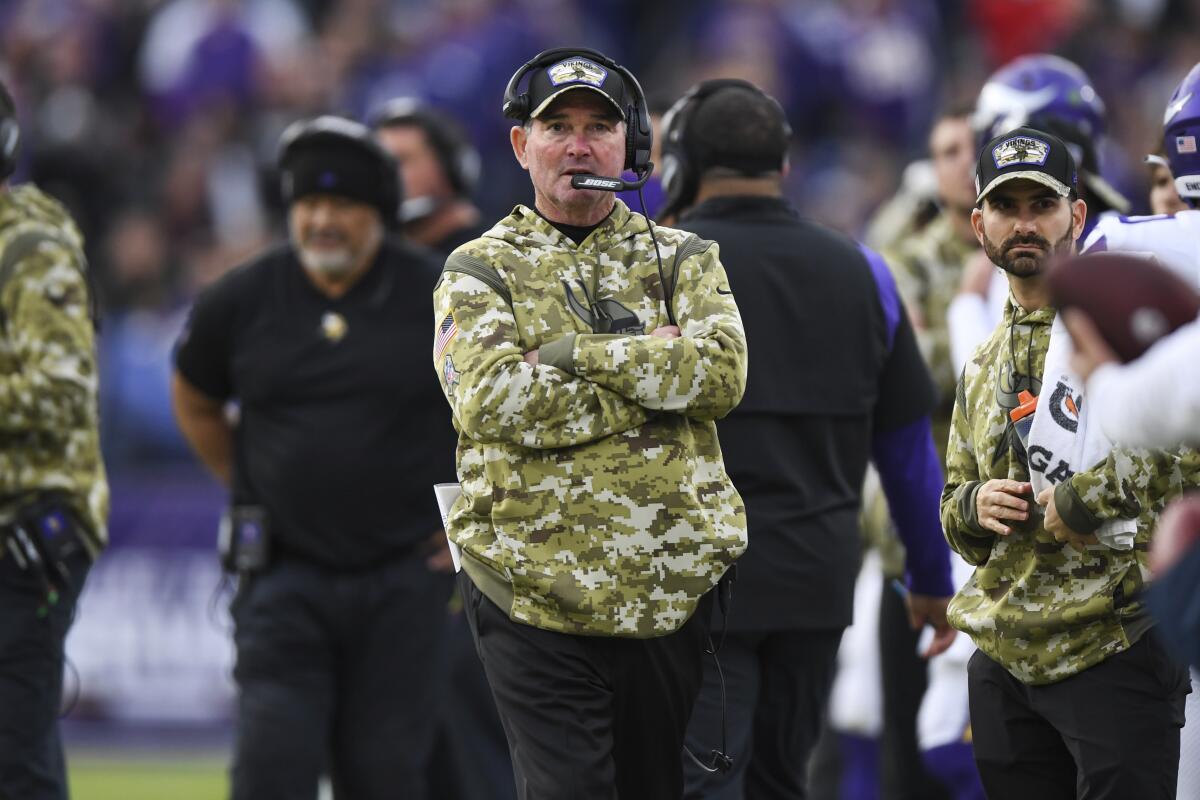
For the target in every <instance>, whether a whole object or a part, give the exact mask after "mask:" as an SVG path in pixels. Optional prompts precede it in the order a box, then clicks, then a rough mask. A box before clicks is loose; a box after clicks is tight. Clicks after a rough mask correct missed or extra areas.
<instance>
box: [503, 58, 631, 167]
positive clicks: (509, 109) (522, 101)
mask: <svg viewBox="0 0 1200 800" xmlns="http://www.w3.org/2000/svg"><path fill="white" fill-rule="evenodd" d="M570 56H583V57H584V58H589V59H591V60H593V61H595V62H597V63H599V64H601V65H603V66H605V67H608V68H609V69H610V70H612V71H613V72H615V73H617V74H618V75H619V76H621V80H623V81H624V82H625V95H626V98H627V99H629V95H630V94H632V95H633V97H632V100H633V103H632V104H631V105H627V106H626V107H625V169H627V170H632V171H633V172H634V173H636V174H637V175H639V176H641V175H643V174H648V173H649V172H650V170H652V169H653V168H654V165H653V164H651V163H650V149H651V146H652V145H653V143H654V131H653V130H652V129H651V127H650V112H649V111H648V110H647V109H646V94H645V92H643V91H642V85H641V84H640V83H638V79H637V78H635V77H634V76H633V73H632V72H630V71H629V70H627V69H625V67H622V66H621V65H620V64H618V63H617V62H615V61H613V60H612V59H611V58H609V57H608V56H606V55H604V54H603V53H601V52H599V51H597V50H591V49H589V48H587V47H556V48H554V49H553V50H544V51H542V52H541V53H538V54H537V55H536V56H534V57H533V58H532V59H530V60H529V61H526V62H525V63H524V64H523V65H522V66H521V68H520V69H518V70H517V71H516V72H514V73H513V76H512V77H511V78H509V79H508V86H507V87H506V88H505V89H504V106H503V107H502V110H503V112H504V116H506V117H508V118H509V119H515V120H520V121H521V122H524V121H525V120H527V119H529V113H530V112H531V111H532V110H533V107H532V106H531V105H530V99H529V93H528V92H521V93H520V94H518V93H517V87H518V86H519V85H520V83H521V79H522V78H524V77H525V76H526V75H527V74H529V73H530V72H533V71H534V70H535V69H538V68H539V67H546V66H550V65H551V64H554V63H556V62H558V61H561V60H563V59H564V58H569V57H570Z"/></svg>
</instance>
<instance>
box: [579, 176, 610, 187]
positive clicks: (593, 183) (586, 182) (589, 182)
mask: <svg viewBox="0 0 1200 800" xmlns="http://www.w3.org/2000/svg"><path fill="white" fill-rule="evenodd" d="M620 183H621V182H620V181H610V180H605V179H604V178H584V179H582V180H580V181H579V186H578V188H580V189H591V188H596V189H610V188H613V187H617V186H620Z"/></svg>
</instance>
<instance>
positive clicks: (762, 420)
mask: <svg viewBox="0 0 1200 800" xmlns="http://www.w3.org/2000/svg"><path fill="white" fill-rule="evenodd" d="M663 123H664V126H665V128H666V133H665V135H664V150H663V152H664V156H665V158H664V172H663V175H664V178H663V182H664V188H665V189H666V192H667V198H668V207H667V210H666V212H664V213H669V214H679V216H678V222H677V223H676V225H677V227H679V228H682V229H683V230H688V231H692V232H694V233H697V234H699V235H700V236H702V237H704V238H705V239H713V240H715V241H717V242H718V243H720V246H721V260H722V261H723V262H725V263H727V264H728V275H729V287H730V289H731V290H732V292H733V294H734V297H735V298H736V299H737V303H738V307H739V309H741V312H742V318H743V319H744V320H745V326H746V339H747V342H748V346H749V347H750V348H752V349H753V351H754V353H755V357H754V358H752V359H751V360H750V373H749V378H748V381H747V387H746V394H745V396H744V397H743V398H742V402H741V404H740V405H739V406H738V407H737V408H736V409H734V410H733V411H732V412H731V413H730V414H729V416H727V417H725V418H724V419H723V420H721V421H720V422H719V423H718V426H717V427H718V431H719V432H720V436H721V447H722V450H723V452H724V457H725V468H726V470H727V471H728V472H729V475H730V477H732V478H733V481H734V484H735V485H736V486H737V487H738V491H740V492H741V493H742V497H743V499H744V501H745V503H746V516H747V520H748V527H749V531H750V546H749V548H748V549H747V551H746V554H745V555H744V556H743V557H742V558H741V560H740V561H739V562H738V579H737V584H736V587H735V589H734V598H735V599H734V604H733V609H732V611H731V613H730V615H729V619H728V635H727V636H726V637H725V640H724V644H723V646H722V647H721V650H720V664H721V668H722V669H723V670H724V687H722V685H721V680H720V677H719V675H718V672H717V670H716V668H715V665H714V663H713V662H712V661H711V660H709V661H708V662H706V664H705V676H704V688H703V689H702V690H701V693H700V698H699V699H698V700H697V702H696V707H695V709H694V710H693V712H692V718H691V722H690V724H689V728H688V744H689V747H690V748H691V749H692V750H694V751H695V750H697V749H698V748H700V747H701V746H702V745H703V743H704V742H711V741H713V738H714V736H716V735H717V734H718V733H719V732H720V731H721V729H722V726H723V725H725V724H727V726H728V731H727V734H728V745H727V747H728V749H727V750H726V752H728V753H729V754H730V755H731V756H732V757H733V759H734V766H733V769H732V771H731V772H730V773H728V774H725V775H722V774H720V773H709V772H705V771H704V770H702V769H701V768H700V767H699V766H698V765H697V764H695V763H694V762H693V761H692V760H691V759H685V760H684V768H685V773H686V776H687V791H686V793H685V797H689V798H701V797H703V798H740V797H746V798H749V799H751V800H759V799H760V798H804V797H805V796H806V789H807V787H806V782H805V768H806V765H807V761H808V755H809V752H810V750H811V748H812V745H813V743H814V742H815V740H816V737H817V732H818V730H819V727H820V722H821V716H822V713H823V711H824V707H825V703H826V699H827V697H828V694H829V689H830V685H831V682H832V679H833V671H834V662H835V657H836V655H837V649H838V643H839V641H840V639H841V636H842V630H843V629H844V628H845V627H846V626H847V625H848V624H849V623H850V616H851V607H852V601H853V593H854V581H855V577H856V575H857V572H858V564H859V550H860V534H859V528H858V514H859V506H860V502H861V497H860V492H861V487H862V483H863V476H864V473H865V470H866V466H867V459H868V458H871V459H873V460H874V462H875V464H876V467H877V468H878V470H879V473H880V476H881V480H882V483H883V486H884V489H885V491H886V492H887V496H888V501H889V503H890V504H891V507H892V509H893V512H894V516H895V519H896V526H897V528H898V529H899V533H900V535H901V538H902V539H903V540H904V544H905V546H906V549H907V556H908V562H907V569H908V580H909V600H910V606H909V616H910V621H911V622H912V623H913V624H914V625H921V624H926V623H928V624H931V625H933V627H934V628H935V631H936V635H935V637H934V640H933V644H932V645H931V647H930V650H929V654H936V653H937V652H941V651H942V650H944V649H945V648H946V647H948V646H949V644H950V642H951V641H952V639H953V637H954V631H953V630H952V629H951V628H950V627H949V625H948V623H947V622H946V614H945V612H946V604H947V602H948V601H949V599H950V595H951V594H952V593H953V587H952V585H951V582H950V561H949V549H948V547H947V546H946V543H945V541H944V540H943V539H942V534H941V525H940V524H939V521H938V500H939V497H940V493H941V486H942V472H941V469H940V467H939V466H938V463H937V454H936V452H935V450H934V447H933V439H932V436H931V429H930V417H929V415H930V412H931V411H932V410H933V408H934V404H935V395H934V390H933V386H932V381H931V379H930V377H929V372H928V370H927V369H926V367H925V364H924V362H923V361H922V359H921V355H920V352H919V351H918V350H917V346H916V341H915V339H914V337H913V332H912V329H911V327H910V326H909V324H908V320H907V318H906V317H905V315H904V311H903V308H902V306H901V304H900V298H899V295H898V293H897V291H896V286H895V283H894V282H893V281H892V279H891V275H890V273H889V271H888V269H887V266H886V265H885V264H884V263H883V260H882V259H881V258H880V257H879V256H878V255H876V254H875V253H873V252H871V251H869V250H867V249H866V248H863V247H861V246H859V245H857V244H856V243H854V242H853V241H851V240H850V239H847V238H846V237H844V236H841V235H840V234H837V233H834V232H833V231H830V230H827V229H825V228H823V227H821V226H819V225H816V224H814V223H812V222H809V221H807V220H804V219H801V218H800V216H799V215H798V214H797V213H796V212H795V211H794V210H793V209H792V208H791V206H790V205H789V204H788V203H787V201H786V200H784V199H783V197H782V179H783V174H784V169H785V160H786V155H787V149H788V143H789V135H790V131H789V129H788V126H787V121H786V119H785V118H784V115H783V110H782V109H781V108H780V107H779V104H778V103H776V102H775V100H774V99H773V98H771V97H769V96H768V95H766V94H764V93H763V92H762V91H761V90H759V89H758V88H757V87H755V86H754V85H753V84H749V83H746V82H744V81H735V80H718V81H707V82H705V83H702V84H700V85H699V86H697V87H696V88H694V89H693V90H692V91H691V92H689V93H688V94H687V95H686V96H685V97H684V98H683V99H681V100H680V101H679V102H678V103H676V105H675V106H674V107H673V108H672V109H671V111H670V112H668V115H667V117H666V118H664V121H663ZM714 625H715V626H716V627H718V628H719V626H720V620H719V619H718V620H716V621H715V622H714ZM714 638H719V636H717V635H714ZM723 689H724V690H726V692H724V694H725V695H726V697H727V700H723V696H722V695H723V691H722V690H723ZM723 718H724V720H725V721H724V722H723Z"/></svg>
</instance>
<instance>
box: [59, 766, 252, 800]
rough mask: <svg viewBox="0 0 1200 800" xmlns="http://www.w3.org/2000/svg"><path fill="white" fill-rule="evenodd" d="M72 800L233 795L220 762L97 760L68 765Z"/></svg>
mask: <svg viewBox="0 0 1200 800" xmlns="http://www.w3.org/2000/svg"><path fill="white" fill-rule="evenodd" d="M67 765H68V767H67V770H68V773H69V780H70V783H71V798H72V800H223V798H225V797H226V796H227V794H228V792H229V789H228V783H227V778H226V772H225V763H224V762H223V761H221V760H219V759H215V758H213V759H162V760H158V759H153V758H141V759H129V758H103V757H96V756H87V757H74V758H70V759H68V761H67Z"/></svg>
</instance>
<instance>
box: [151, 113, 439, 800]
mask: <svg viewBox="0 0 1200 800" xmlns="http://www.w3.org/2000/svg"><path fill="white" fill-rule="evenodd" d="M280 170H281V173H282V179H283V193H284V199H285V200H286V201H287V203H288V223H289V225H288V227H289V240H290V241H289V243H288V245H286V246H282V247H279V248H276V249H273V250H271V251H269V252H267V253H266V254H264V255H262V256H261V257H259V258H258V259H256V260H254V261H252V262H251V263H249V264H247V265H245V266H242V267H240V268H238V269H235V270H234V271H232V272H230V273H229V274H228V275H226V276H225V277H224V278H222V279H221V280H220V281H218V282H217V283H216V284H214V285H213V286H211V287H209V288H208V289H207V290H206V291H205V292H204V293H203V294H202V295H201V296H200V297H199V299H198V300H197V301H196V305H195V308H194V309H193V311H192V316H191V321H190V323H189V325H188V327H187V329H186V331H185V332H184V334H183V336H182V337H181V338H180V341H179V345H178V349H177V352H176V357H175V364H176V372H175V375H174V385H173V397H174V404H175V412H176V415H177V417H178V419H179V424H180V428H181V429H182V430H183V432H184V434H185V435H186V437H187V439H188V441H189V442H190V443H191V445H192V447H193V449H194V450H195V451H196V453H197V455H198V456H199V457H200V459H201V460H202V461H203V462H204V463H205V465H206V466H207V467H208V468H209V469H210V470H211V471H212V472H213V473H214V474H215V475H216V476H217V477H218V478H220V479H221V480H222V481H223V482H224V483H226V484H227V485H229V487H230V493H231V513H230V524H229V526H228V534H229V539H230V540H232V541H233V543H234V547H233V550H234V552H233V554H232V556H231V559H230V560H231V561H232V562H233V563H234V566H235V568H237V569H238V570H239V571H240V573H241V578H242V580H241V581H240V585H239V588H238V594H237V597H236V598H235V600H234V603H233V606H232V614H233V618H234V621H235V623H236V632H235V636H234V641H235V644H236V647H237V666H236V668H235V670H234V678H235V679H236V681H237V684H238V689H239V702H238V733H237V744H236V754H235V759H234V764H233V770H232V780H233V797H234V798H235V800H242V799H243V798H245V799H247V800H248V799H249V798H253V800H271V798H300V797H305V798H311V797H314V796H315V792H316V785H317V781H318V778H319V776H320V775H321V774H322V773H327V774H330V775H332V777H333V781H334V786H335V787H336V790H337V793H338V795H339V796H345V797H353V798H355V799H356V800H370V799H371V798H385V797H387V798H392V797H397V796H399V795H398V793H400V794H403V796H404V797H407V798H422V797H425V796H426V793H425V789H424V782H425V778H424V772H423V767H424V762H425V760H426V758H427V757H428V752H429V746H430V741H431V738H432V731H433V726H434V721H435V719H436V713H435V712H436V708H434V699H435V698H436V697H437V696H438V688H439V687H438V681H439V680H440V676H441V675H442V674H443V673H444V669H443V666H442V660H443V653H442V650H443V637H444V630H443V628H444V621H445V608H446V602H447V599H448V597H449V594H450V591H451V586H452V579H451V577H450V576H449V575H448V574H445V573H442V572H439V571H437V570H433V569H430V568H429V567H428V566H427V564H426V556H427V554H428V553H429V552H430V550H431V549H432V548H433V547H434V546H435V543H437V542H438V538H439V537H441V536H442V533H441V531H440V530H439V528H440V527H441V525H440V522H439V519H438V516H437V509H436V504H435V503H434V500H433V495H432V491H431V489H430V485H431V484H432V483H434V482H435V481H440V480H452V479H453V475H454V462H453V447H454V442H453V437H452V434H451V432H450V427H449V425H448V420H447V418H446V410H445V406H444V404H443V401H442V400H441V398H440V396H439V394H440V393H439V390H438V385H437V383H436V382H435V381H433V380H432V379H429V380H426V379H425V376H426V375H427V374H428V370H429V363H428V362H429V346H428V340H429V337H428V327H429V317H430V308H429V301H428V299H427V297H428V292H429V288H430V287H431V286H432V285H433V283H434V281H435V280H436V277H437V273H438V270H439V267H440V265H439V264H438V263H437V262H436V261H434V260H432V259H431V257H430V256H428V255H426V254H425V253H424V251H419V250H416V249H415V248H413V247H411V246H409V245H405V244H403V243H400V242H395V241H392V240H389V239H387V238H386V224H385V221H391V220H394V219H395V216H396V207H397V204H398V201H399V188H398V184H397V182H396V180H395V174H396V173H395V166H394V164H393V163H392V161H391V159H390V157H388V156H387V154H386V153H384V152H383V151H382V150H381V149H380V148H379V146H378V145H377V144H375V142H374V140H373V139H372V137H371V134H370V131H368V130H367V129H366V128H365V127H364V126H361V125H359V124H358V123H355V122H351V121H349V120H344V119H340V118H336V117H321V118H318V119H316V120H312V121H309V122H302V123H297V124H296V125H294V126H293V127H292V128H289V129H288V130H287V131H285V133H284V137H283V141H282V148H281V155H280ZM230 401H233V402H234V403H236V407H237V409H238V411H237V414H236V418H237V421H236V423H231V422H230V419H231V416H230V415H229V414H227V413H226V407H227V405H228V404H229V403H230ZM263 540H265V541H266V542H267V547H266V548H263V547H262V546H261V543H262V541H263ZM264 551H265V552H266V553H267V556H266V557H265V558H262V557H261V556H262V554H263V552H264ZM258 562H263V563H258Z"/></svg>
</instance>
